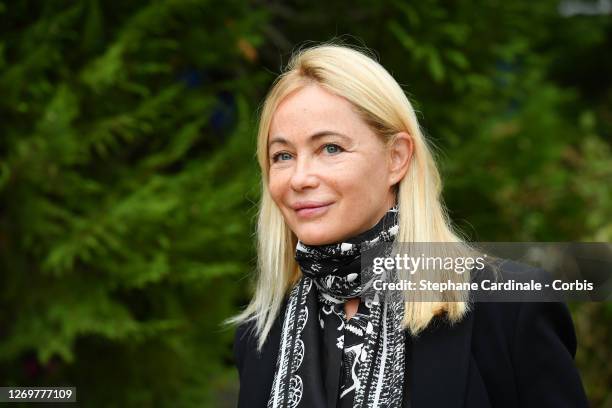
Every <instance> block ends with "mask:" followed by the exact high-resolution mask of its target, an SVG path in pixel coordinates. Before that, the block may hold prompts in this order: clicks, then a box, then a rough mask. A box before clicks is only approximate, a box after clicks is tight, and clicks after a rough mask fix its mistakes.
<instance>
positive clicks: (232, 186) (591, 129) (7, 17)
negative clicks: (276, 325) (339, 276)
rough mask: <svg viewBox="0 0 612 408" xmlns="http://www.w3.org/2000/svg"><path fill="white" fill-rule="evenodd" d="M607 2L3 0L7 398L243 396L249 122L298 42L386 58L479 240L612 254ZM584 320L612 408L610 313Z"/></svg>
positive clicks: (169, 402) (1, 234) (3, 361)
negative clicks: (236, 343)
mask: <svg viewBox="0 0 612 408" xmlns="http://www.w3.org/2000/svg"><path fill="white" fill-rule="evenodd" d="M610 3H611V2H610V1H586V0H583V1H578V0H574V1H570V0H564V1H559V0H555V1H552V0H541V1H531V0H524V1H497V0H490V1H481V2H474V1H468V0H456V1H442V0H420V1H412V2H409V1H388V0H386V1H353V2H350V3H348V2H334V1H331V2H330V1H328V2H319V3H310V2H305V1H290V2H286V1H284V2H281V1H267V2H264V1H244V0H234V1H227V2H220V1H217V2H212V1H178V0H177V1H155V2H144V1H127V2H124V1H100V0H81V1H10V2H9V1H3V2H0V32H1V37H0V385H2V386H39V385H74V386H76V387H77V389H78V390H77V396H78V399H79V401H80V405H82V406H91V407H97V406H101V407H126V406H138V407H142V406H160V407H165V406H172V407H203V406H205V407H225V406H227V407H233V406H235V396H236V389H237V375H236V372H235V370H234V368H233V365H232V364H233V360H232V353H231V343H232V339H233V330H232V329H227V328H223V327H221V326H220V325H219V323H220V321H221V320H222V319H224V318H226V317H228V316H230V315H232V314H234V313H236V312H237V311H238V310H239V308H240V307H241V306H244V305H245V303H246V302H247V300H248V298H249V293H250V292H249V284H250V278H249V272H250V271H251V270H252V268H253V266H254V261H255V252H254V241H253V232H254V221H255V219H254V216H255V214H256V203H257V200H258V169H257V164H256V160H255V156H254V148H255V134H256V125H257V113H258V111H257V109H258V108H259V107H260V104H261V102H262V100H263V97H264V95H265V92H266V91H267V89H268V87H269V86H270V84H271V81H272V80H273V79H274V78H275V76H276V75H277V74H278V73H279V72H280V69H281V67H282V66H283V65H284V64H286V62H287V61H288V59H289V56H290V54H291V51H292V50H293V49H295V48H296V47H297V46H299V45H303V44H304V42H305V41H307V40H308V41H324V40H329V39H331V38H333V37H337V36H341V35H342V37H341V38H342V39H343V40H344V41H345V42H346V43H348V44H354V45H358V46H367V47H369V48H371V49H373V50H374V51H375V52H376V53H377V54H378V55H379V56H380V62H381V63H382V64H383V65H384V66H385V67H386V68H387V69H388V70H389V71H390V72H391V74H392V75H393V76H394V77H395V78H396V79H397V80H398V82H399V83H400V84H401V85H402V86H403V88H404V89H405V91H406V93H407V94H408V96H409V98H410V99H411V101H412V102H413V103H414V106H415V109H416V110H417V111H418V112H417V113H418V117H419V120H420V121H421V125H422V127H423V128H424V130H425V133H426V135H427V136H428V137H429V139H430V141H431V142H432V144H434V145H435V147H436V152H437V155H438V159H439V163H440V167H441V170H442V172H443V177H444V180H445V189H444V198H445V201H446V203H447V205H448V207H449V209H450V213H451V216H452V218H453V219H454V221H455V222H456V224H457V225H458V227H459V228H460V229H461V230H463V231H464V232H465V233H467V234H468V235H469V237H470V238H471V239H473V240H479V241H487V240H488V241H529V240H534V241H536V240H537V241H608V242H609V241H611V238H612V193H611V189H610V185H611V184H612V183H611V182H612V153H611V142H612V138H611V134H612V108H611V107H612V75H611V73H612V22H611V19H612V16H611V15H610V10H611V7H612V6H611V4H610ZM343 34H350V35H348V36H347V35H343ZM571 308H572V313H573V316H574V319H575V324H576V329H577V333H578V342H579V349H578V354H577V362H578V365H579V368H580V370H581V372H582V375H583V380H584V383H585V386H586V389H587V393H588V395H589V398H590V400H591V403H592V406H593V407H611V406H612V390H611V388H612V364H610V362H611V361H612V347H611V342H610V338H611V336H612V304H611V303H581V304H572V305H571Z"/></svg>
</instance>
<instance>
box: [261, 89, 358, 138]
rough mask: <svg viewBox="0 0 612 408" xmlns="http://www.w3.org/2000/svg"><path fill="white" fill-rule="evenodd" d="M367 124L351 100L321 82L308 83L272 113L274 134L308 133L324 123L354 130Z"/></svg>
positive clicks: (271, 125) (271, 131) (328, 125)
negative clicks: (317, 83) (323, 86)
mask: <svg viewBox="0 0 612 408" xmlns="http://www.w3.org/2000/svg"><path fill="white" fill-rule="evenodd" d="M363 125H365V124H364V123H363V122H362V121H361V118H360V117H359V116H358V115H357V113H356V112H354V111H353V107H352V105H351V103H350V102H349V101H347V100H346V99H344V98H343V97H340V96H338V95H335V94H333V93H331V92H328V91H326V90H325V89H323V88H321V87H320V86H318V85H308V86H306V87H304V88H301V89H299V90H297V91H295V92H293V93H291V94H289V95H288V96H287V97H285V99H283V100H282V102H281V103H280V104H279V106H278V108H277V109H276V111H275V112H274V114H273V115H272V122H271V123H270V135H274V136H276V135H278V136H285V137H289V136H298V135H307V134H310V133H313V132H314V131H316V130H320V129H321V128H322V127H325V128H326V129H330V130H336V131H350V130H351V129H353V128H354V127H356V126H363Z"/></svg>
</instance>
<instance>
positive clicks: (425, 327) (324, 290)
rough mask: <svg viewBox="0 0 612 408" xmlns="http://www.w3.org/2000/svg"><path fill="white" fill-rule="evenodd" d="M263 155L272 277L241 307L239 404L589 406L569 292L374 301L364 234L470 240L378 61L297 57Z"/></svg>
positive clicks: (264, 269)
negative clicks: (451, 216) (368, 290)
mask: <svg viewBox="0 0 612 408" xmlns="http://www.w3.org/2000/svg"><path fill="white" fill-rule="evenodd" d="M257 154H258V160H259V164H260V167H261V170H262V198H261V204H260V211H259V220H258V231H257V236H258V270H259V275H258V278H257V286H256V290H255V294H254V297H253V299H252V301H251V303H250V304H249V305H248V307H247V308H246V310H244V311H243V313H241V314H240V315H238V316H237V317H235V318H233V319H231V321H233V322H239V323H241V324H240V325H239V327H238V330H237V331H236V339H235V344H234V353H235V358H236V362H237V367H238V371H239V374H240V395H239V407H266V406H267V407H408V406H410V407H413V408H421V407H531V406H533V407H536V406H537V407H584V406H587V402H586V397H585V394H584V390H583V387H582V384H581V380H580V377H579V375H578V372H577V370H576V368H575V365H574V361H573V357H574V354H575V351H576V339H575V334H574V329H573V325H572V321H571V317H570V315H569V313H568V310H567V307H566V306H565V305H564V304H563V303H478V304H474V305H470V302H469V299H467V298H465V295H464V294H457V293H455V294H451V295H449V294H445V295H441V294H440V295H439V297H438V298H435V299H431V298H430V299H427V301H423V299H421V301H419V299H416V298H415V299H412V301H406V302H382V303H381V302H370V301H360V295H361V293H362V291H363V289H364V288H363V284H362V282H361V278H360V273H359V272H360V264H361V263H360V260H361V258H360V256H361V248H367V247H368V245H371V244H372V243H373V242H394V241H395V242H460V241H461V240H460V239H459V237H458V236H457V235H456V234H455V233H454V232H453V230H452V228H451V226H450V223H449V221H448V219H447V216H446V214H445V212H444V209H443V206H442V204H441V202H440V191H441V183H440V179H439V174H438V171H437V169H436V166H435V163H434V161H433V158H432V155H431V153H430V150H429V148H428V146H427V144H426V141H425V139H424V137H423V135H422V134H421V131H420V129H419V125H418V122H417V119H416V116H415V113H414V110H413V108H412V106H411V104H410V102H409V101H408V99H407V98H406V96H405V95H404V93H403V91H402V89H401V87H400V86H399V85H398V84H397V82H396V81H395V80H394V79H393V78H392V77H391V76H390V75H389V73H388V72H387V71H386V70H385V69H384V68H383V67H382V66H381V65H379V64H378V63H377V62H376V61H374V60H373V59H371V58H370V57H368V56H367V55H365V54H363V53H361V52H359V51H358V50H355V49H352V48H349V47H346V46H341V45H334V44H322V45H318V46H314V47H311V48H307V49H303V50H301V51H300V52H298V53H297V54H296V55H294V57H293V58H292V59H291V61H290V62H289V65H288V67H287V69H286V70H285V72H284V73H283V74H282V75H281V76H280V77H279V78H277V80H276V81H275V83H274V85H273V87H272V89H271V91H270V92H269V94H268V96H267V98H266V101H265V103H264V105H263V109H262V111H261V118H260V124H259V135H258V145H257ZM511 268H512V267H511ZM511 268H510V269H511ZM507 272H510V273H511V272H512V271H511V270H509V271H507ZM452 275H453V276H450V275H449V276H448V277H447V278H448V279H453V280H456V281H461V280H469V279H470V277H469V275H468V274H463V275H461V276H460V275H457V274H452Z"/></svg>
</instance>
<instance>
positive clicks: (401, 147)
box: [389, 132, 414, 186]
mask: <svg viewBox="0 0 612 408" xmlns="http://www.w3.org/2000/svg"><path fill="white" fill-rule="evenodd" d="M413 152H414V142H413V141H412V137H410V135H409V134H408V133H407V132H399V133H397V134H396V135H395V136H394V140H393V142H392V143H391V145H390V146H389V186H392V185H394V184H396V183H398V182H399V181H400V180H401V179H403V178H404V176H405V175H406V172H407V171H408V166H409V165H410V161H411V160H412V154H413Z"/></svg>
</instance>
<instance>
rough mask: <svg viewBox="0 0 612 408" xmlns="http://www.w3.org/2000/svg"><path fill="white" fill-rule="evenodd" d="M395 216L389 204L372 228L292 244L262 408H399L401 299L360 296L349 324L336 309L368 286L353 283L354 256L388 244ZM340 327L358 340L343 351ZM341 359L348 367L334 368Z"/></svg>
mask: <svg viewBox="0 0 612 408" xmlns="http://www.w3.org/2000/svg"><path fill="white" fill-rule="evenodd" d="M397 216H398V208H397V205H396V206H394V207H392V208H391V209H389V210H388V211H387V213H386V214H385V216H384V217H383V218H382V219H381V220H380V221H379V222H378V223H377V224H376V225H375V226H374V227H372V228H371V229H369V230H367V231H365V232H363V233H361V234H359V235H357V236H355V237H353V238H351V239H348V240H345V241H343V242H340V243H335V244H329V245H318V246H311V245H305V244H303V243H302V242H298V244H297V247H296V255H295V257H296V260H297V262H298V264H299V265H300V269H301V270H302V277H301V278H300V280H299V281H298V283H297V284H296V285H295V286H294V287H293V289H292V290H291V292H290V294H289V299H288V302H287V306H286V308H287V309H286V313H285V318H284V321H283V331H282V337H281V343H280V348H279V354H278V359H277V363H276V374H275V377H274V381H273V384H272V392H271V395H270V399H269V401H268V407H269V408H277V407H283V408H285V407H291V408H294V407H308V408H318V407H340V406H341V407H345V406H351V407H367V408H372V407H390V408H394V407H401V404H402V396H403V395H402V393H403V391H402V390H403V382H404V371H405V343H404V341H405V337H404V336H405V333H404V331H403V329H402V327H401V322H402V318H403V314H404V304H403V302H383V301H380V302H377V301H376V298H375V301H370V300H371V299H368V302H367V307H364V303H361V304H360V307H359V311H360V312H361V313H359V312H358V314H357V316H358V319H356V321H355V322H351V320H353V319H351V320H349V321H348V322H347V321H346V320H345V317H344V316H345V315H344V311H343V310H344V303H345V302H346V300H347V299H350V298H355V297H359V296H360V295H361V294H362V293H364V291H365V288H367V287H368V286H369V283H370V282H365V284H362V282H361V277H362V275H361V253H362V252H363V251H365V250H368V249H370V248H372V247H374V246H376V245H377V243H382V242H392V241H394V239H395V236H396V235H397V232H398V228H399V227H398V224H397ZM365 311H368V314H367V316H366V315H364V314H363V312H365ZM364 319H367V320H366V321H365V322H364ZM351 323H352V324H351ZM345 330H351V332H352V333H358V334H359V335H360V336H359V337H355V336H353V337H352V342H353V344H348V345H347V347H348V346H350V347H351V349H350V350H345V349H344V348H345V341H344V334H345ZM355 341H357V342H358V343H359V344H356V343H355ZM343 356H344V358H343ZM347 356H352V357H350V358H349V360H350V362H351V365H352V366H351V367H350V368H349V367H344V370H342V365H343V360H344V364H347V361H348V360H347V358H346V357H347ZM341 370H342V371H341ZM343 372H344V373H345V374H346V373H351V375H342V373H343ZM349 391H350V392H349ZM348 398H350V400H348Z"/></svg>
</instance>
